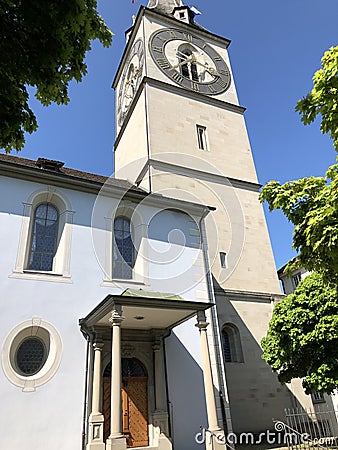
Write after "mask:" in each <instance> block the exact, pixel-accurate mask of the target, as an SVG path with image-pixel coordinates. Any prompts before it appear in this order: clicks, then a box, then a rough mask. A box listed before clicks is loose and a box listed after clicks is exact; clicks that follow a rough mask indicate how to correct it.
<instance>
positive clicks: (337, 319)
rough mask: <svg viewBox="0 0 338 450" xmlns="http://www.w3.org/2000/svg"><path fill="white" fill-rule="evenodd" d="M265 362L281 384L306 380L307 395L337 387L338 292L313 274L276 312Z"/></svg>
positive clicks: (266, 340) (265, 341)
mask: <svg viewBox="0 0 338 450" xmlns="http://www.w3.org/2000/svg"><path fill="white" fill-rule="evenodd" d="M262 347H263V350H264V353H263V358H264V359H265V361H266V362H267V363H268V364H270V366H271V367H272V369H273V370H274V371H276V372H278V378H279V380H280V381H281V382H282V383H286V382H289V381H291V380H292V379H293V378H303V386H304V388H305V391H306V393H308V394H309V393H311V392H315V391H319V392H329V393H330V392H332V391H333V390H334V389H336V388H337V387H338V357H337V349H338V291H337V289H335V288H332V287H330V286H328V285H327V283H325V282H324V281H323V279H322V277H321V275H319V274H317V273H313V274H311V275H309V276H308V277H307V278H306V279H304V280H303V281H302V282H301V283H300V284H299V285H298V286H297V289H296V290H295V292H294V293H293V294H291V295H289V296H287V297H286V298H284V299H283V300H281V301H280V302H279V303H278V304H277V305H276V306H275V309H274V312H273V316H272V320H271V322H270V326H269V331H268V333H267V336H266V337H265V338H263V340H262Z"/></svg>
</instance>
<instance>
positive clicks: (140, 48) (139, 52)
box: [117, 38, 145, 126]
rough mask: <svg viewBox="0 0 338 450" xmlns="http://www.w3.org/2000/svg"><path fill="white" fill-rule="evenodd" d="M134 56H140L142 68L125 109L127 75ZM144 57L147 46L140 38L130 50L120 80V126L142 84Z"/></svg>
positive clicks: (118, 100) (118, 106)
mask: <svg viewBox="0 0 338 450" xmlns="http://www.w3.org/2000/svg"><path fill="white" fill-rule="evenodd" d="M134 56H137V57H138V60H139V64H140V67H139V69H141V70H139V73H138V76H137V79H136V84H135V91H134V96H133V98H132V99H131V100H130V103H129V105H128V107H127V108H125V109H124V108H123V100H124V94H125V79H126V76H127V73H128V70H129V66H130V63H131V61H132V59H133V58H134ZM144 57H145V48H144V43H143V39H142V38H138V39H137V40H136V41H135V42H134V44H133V46H132V48H131V50H130V52H129V55H128V58H127V60H126V62H125V65H124V69H123V72H122V76H121V82H120V87H119V92H118V97H117V116H118V124H119V126H122V124H123V122H124V119H125V117H126V115H127V113H128V110H129V107H130V105H131V103H132V101H133V99H134V98H135V94H136V91H137V88H138V87H139V85H140V81H141V78H142V77H141V75H142V72H143V65H144Z"/></svg>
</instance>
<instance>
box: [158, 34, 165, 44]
mask: <svg viewBox="0 0 338 450" xmlns="http://www.w3.org/2000/svg"><path fill="white" fill-rule="evenodd" d="M156 37H157V39H159V40H160V41H161V42H163V44H165V43H166V42H167V39H164V38H163V37H162V36H161V35H159V34H158V35H157V36H156Z"/></svg>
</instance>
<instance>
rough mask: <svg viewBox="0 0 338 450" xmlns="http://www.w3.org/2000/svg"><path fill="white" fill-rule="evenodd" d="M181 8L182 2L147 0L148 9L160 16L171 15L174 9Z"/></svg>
mask: <svg viewBox="0 0 338 450" xmlns="http://www.w3.org/2000/svg"><path fill="white" fill-rule="evenodd" d="M179 6H183V2H182V0H149V2H148V8H151V9H155V10H156V11H159V12H161V13H162V14H167V15H168V16H171V15H172V12H173V11H174V8H177V7H179Z"/></svg>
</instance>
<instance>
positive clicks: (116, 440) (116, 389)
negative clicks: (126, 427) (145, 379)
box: [107, 305, 127, 450]
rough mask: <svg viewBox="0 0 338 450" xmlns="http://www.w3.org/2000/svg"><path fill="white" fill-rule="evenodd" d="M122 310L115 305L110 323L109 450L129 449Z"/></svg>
mask: <svg viewBox="0 0 338 450" xmlns="http://www.w3.org/2000/svg"><path fill="white" fill-rule="evenodd" d="M122 321H123V317H122V308H121V306H120V305H114V311H113V312H112V315H111V318H110V319H109V322H110V323H111V325H112V354H111V403H110V405H111V406H110V417H111V420H110V436H109V438H108V439H107V450H108V449H109V450H110V449H114V450H115V449H116V450H117V449H118V450H119V449H125V448H127V444H126V439H125V437H124V436H123V433H122V395H121V382H122V367H121V323H122Z"/></svg>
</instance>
